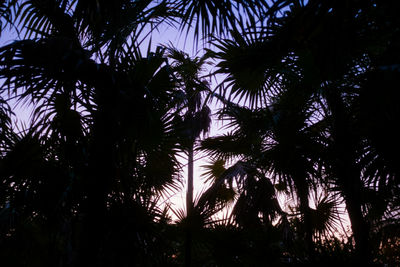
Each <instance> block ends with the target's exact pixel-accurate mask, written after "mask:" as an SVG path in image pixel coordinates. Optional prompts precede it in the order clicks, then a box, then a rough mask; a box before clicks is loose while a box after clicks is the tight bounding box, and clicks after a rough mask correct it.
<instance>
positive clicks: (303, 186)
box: [295, 176, 315, 261]
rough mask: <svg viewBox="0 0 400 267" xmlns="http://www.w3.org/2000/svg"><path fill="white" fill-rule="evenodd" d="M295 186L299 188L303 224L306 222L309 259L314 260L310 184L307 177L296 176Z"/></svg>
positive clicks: (306, 244)
mask: <svg viewBox="0 0 400 267" xmlns="http://www.w3.org/2000/svg"><path fill="white" fill-rule="evenodd" d="M295 186H296V188H297V194H298V196H299V200H300V212H301V214H302V216H303V224H304V239H305V248H306V253H307V254H308V256H309V260H310V261H313V260H314V258H315V257H314V256H315V255H314V242H313V239H312V235H313V227H312V219H311V213H310V205H309V201H308V195H309V190H308V184H307V179H306V177H305V176H304V177H302V178H300V179H299V178H296V181H295Z"/></svg>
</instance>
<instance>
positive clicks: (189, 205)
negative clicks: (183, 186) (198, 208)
mask: <svg viewBox="0 0 400 267" xmlns="http://www.w3.org/2000/svg"><path fill="white" fill-rule="evenodd" d="M192 215H193V143H192V144H190V146H189V149H188V183H187V192H186V216H187V219H188V225H187V230H186V231H187V232H186V242H185V266H187V267H189V266H191V265H192V230H191V225H190V222H191V221H192Z"/></svg>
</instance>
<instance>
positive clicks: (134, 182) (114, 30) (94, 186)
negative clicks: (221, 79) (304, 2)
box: [0, 0, 266, 265]
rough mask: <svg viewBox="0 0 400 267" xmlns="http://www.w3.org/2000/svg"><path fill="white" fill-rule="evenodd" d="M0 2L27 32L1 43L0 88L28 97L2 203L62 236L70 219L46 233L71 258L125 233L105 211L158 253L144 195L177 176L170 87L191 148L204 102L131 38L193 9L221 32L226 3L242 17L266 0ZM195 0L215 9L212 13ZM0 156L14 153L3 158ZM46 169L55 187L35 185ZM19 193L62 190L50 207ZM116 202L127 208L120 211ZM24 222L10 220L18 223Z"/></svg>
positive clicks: (205, 30) (86, 258)
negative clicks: (183, 101) (27, 124)
mask: <svg viewBox="0 0 400 267" xmlns="http://www.w3.org/2000/svg"><path fill="white" fill-rule="evenodd" d="M10 3H11V6H13V7H16V8H17V13H16V18H14V20H13V21H11V23H12V24H14V25H17V27H20V30H21V32H22V33H23V34H25V36H24V38H23V39H22V40H19V41H16V42H14V43H12V44H10V45H7V46H4V47H2V48H1V49H0V65H1V68H0V77H1V78H2V79H4V82H3V84H2V87H1V94H2V95H3V94H9V95H10V96H11V95H13V96H15V97H17V98H19V99H20V100H21V101H28V102H31V103H32V104H33V105H34V106H35V109H34V113H33V121H32V125H31V130H29V131H26V132H23V133H21V134H20V135H18V134H17V135H16V137H15V138H14V140H13V143H11V144H8V147H7V149H6V150H4V151H5V152H4V153H5V154H4V157H3V156H2V158H1V161H2V164H1V168H2V172H1V179H2V182H3V184H6V185H7V186H6V187H5V192H6V193H5V195H7V196H8V197H7V198H8V199H6V200H4V201H5V202H3V203H2V205H3V206H7V203H8V202H7V201H9V202H10V203H11V204H12V205H13V207H15V208H16V209H21V210H22V211H24V212H25V211H26V213H23V215H24V216H23V218H28V219H29V220H28V221H29V222H31V223H35V222H37V220H38V219H39V218H44V220H48V221H50V218H51V219H52V222H53V226H54V227H53V228H51V229H53V230H51V234H52V235H53V237H57V236H60V235H61V233H63V232H62V230H61V229H65V228H63V227H66V225H69V222H71V221H72V222H73V223H72V226H71V228H72V230H69V231H67V232H68V235H69V236H70V238H68V240H60V239H56V238H52V239H51V240H52V242H53V243H57V244H62V245H61V246H64V248H65V247H72V250H73V252H72V253H69V254H68V255H67V256H66V258H67V261H68V262H69V263H71V264H75V263H76V264H79V265H88V264H89V265H90V264H97V263H99V262H100V261H101V259H100V251H101V250H102V249H104V248H105V245H104V244H105V243H106V240H107V238H110V236H112V237H115V239H117V240H118V238H117V237H118V236H120V237H121V236H123V235H117V233H116V231H115V230H114V229H117V227H110V225H111V222H110V221H111V220H110V216H111V214H112V215H114V216H116V215H118V216H120V217H119V218H128V219H129V220H128V221H129V222H130V223H131V224H130V225H129V227H131V229H132V231H131V232H130V233H131V234H130V235H127V237H126V238H128V239H124V240H126V242H123V244H125V245H126V244H135V246H136V247H137V248H138V254H142V256H143V255H147V256H148V258H151V259H152V260H154V261H156V259H157V257H151V255H153V254H151V253H152V252H154V251H157V250H156V249H155V246H153V245H155V242H154V241H153V240H160V239H159V238H156V239H154V238H153V237H154V232H152V231H151V227H152V226H153V223H154V222H156V221H157V220H161V219H162V213H161V212H159V211H158V210H157V209H156V208H155V206H154V205H153V204H154V202H155V201H156V197H155V196H156V195H157V193H159V192H160V191H162V190H163V189H164V188H165V187H166V186H174V184H175V180H174V177H176V176H177V170H178V165H179V163H178V162H177V161H176V159H175V155H176V153H177V152H178V146H177V143H179V142H180V141H181V140H180V139H179V138H177V136H180V133H179V131H178V130H177V128H178V126H179V127H182V124H177V122H176V120H174V113H175V112H176V109H174V108H175V106H176V103H179V101H178V99H177V96H179V95H182V93H183V92H182V93H179V91H184V90H187V92H186V93H187V95H188V96H189V95H190V97H189V98H188V103H190V105H189V106H190V108H188V109H187V112H186V113H187V116H186V117H185V120H184V122H185V124H192V125H191V127H190V129H191V130H193V133H190V134H189V135H187V136H186V137H187V140H189V142H188V143H189V144H188V146H187V147H188V148H189V150H191V151H193V145H192V146H190V142H192V144H193V143H194V140H195V138H196V137H197V136H198V133H196V134H194V132H197V131H199V130H198V129H194V128H196V127H192V126H193V121H194V120H198V119H203V118H205V119H207V116H203V115H204V114H206V113H209V110H208V109H207V108H203V109H202V111H203V112H197V111H198V110H197V109H198V107H199V106H197V103H196V99H197V98H198V96H196V93H195V92H196V90H193V88H192V87H190V86H187V85H189V81H188V80H186V78H187V77H186V76H182V77H180V78H179V79H180V82H183V83H182V84H180V86H183V85H185V86H184V88H183V87H180V88H176V86H175V85H176V84H175V83H174V81H173V80H172V76H171V72H170V70H169V67H168V65H167V64H166V59H165V58H164V53H163V51H162V50H156V51H155V52H150V51H151V48H150V46H149V49H148V54H147V56H142V54H141V53H140V52H139V51H140V49H139V46H140V44H142V41H144V40H148V36H151V32H152V30H154V29H155V28H157V26H158V25H160V24H162V23H167V24H168V23H170V24H171V23H174V22H175V21H182V22H183V23H182V25H183V26H182V27H183V29H189V26H190V24H192V22H194V21H196V24H197V26H196V27H195V28H196V33H195V35H197V34H198V33H199V32H201V33H202V34H203V36H206V35H209V34H210V33H211V32H213V31H214V30H215V29H218V33H219V34H223V33H226V32H227V29H225V26H227V25H228V24H229V25H231V24H233V23H234V22H235V20H236V18H235V16H234V13H235V12H238V10H239V9H240V8H244V9H245V10H246V12H247V16H248V17H251V16H254V17H256V15H255V13H258V12H257V10H256V8H260V9H261V8H266V6H265V5H264V2H263V1H262V2H260V1H255V2H254V3H253V2H248V1H236V4H237V5H231V4H230V1H225V2H224V4H223V5H221V4H220V1H207V2H204V3H201V4H202V5H198V2H197V1H161V2H159V1H148V0H140V1H129V0H121V1H113V2H110V1H95V2H93V1H75V0H72V1H68V0H61V1H51V0H44V1H42V0H41V1H38V0H30V1H10ZM1 7H2V8H3V5H2V6H1ZM1 10H3V9H1ZM205 10H208V11H210V13H211V14H212V16H215V17H216V19H215V20H213V22H212V24H209V23H210V20H209V15H208V14H210V13H209V12H208V11H207V12H204V11H205ZM2 14H3V13H2ZM182 14H183V16H182ZM220 21H221V22H220ZM228 21H229V22H228ZM207 25H209V26H207ZM211 25H212V26H211ZM203 26H205V27H203ZM197 63H198V62H197ZM176 72H177V73H179V71H178V70H177V71H176ZM181 74H185V72H181ZM185 75H186V74H185ZM178 77H179V75H178ZM179 79H178V80H179ZM185 83H186V84H185ZM200 85H201V84H200ZM183 94H184V93H183ZM193 101H194V102H193ZM193 103H194V104H193ZM206 115H207V114H206ZM194 126H196V125H194ZM190 132H192V131H190ZM190 147H192V149H190ZM31 150H32V151H33V152H32V153H28V154H27V155H25V156H26V157H28V159H27V161H28V162H31V163H37V164H33V166H30V167H29V168H26V170H27V172H26V173H23V174H21V175H19V176H18V175H16V174H18V173H19V169H18V166H20V165H19V164H21V162H20V161H18V160H15V158H21V159H25V158H26V157H23V156H24V155H23V151H31ZM2 151H3V149H2ZM5 162H13V163H14V165H8V167H7V165H5V164H4V163H5ZM15 164H16V165H15ZM6 167H7V168H6ZM31 167H32V168H31ZM4 168H5V169H4ZM37 168H40V170H37ZM55 177H59V179H58V180H57V179H55ZM15 179H16V180H15ZM54 180H57V182H56V184H57V190H55V191H54V194H50V195H48V194H47V195H46V194H42V193H43V192H44V191H50V190H49V188H51V185H52V183H53V182H54ZM31 182H32V183H33V184H32V185H31V184H30V183H31ZM24 193H26V195H28V196H32V198H35V197H38V196H40V195H43V196H46V197H44V198H43V199H42V201H43V202H48V203H49V204H55V203H59V202H57V201H54V199H56V198H57V199H61V200H62V201H61V203H62V205H64V200H65V206H63V209H62V211H60V212H58V213H52V212H51V211H52V209H55V208H56V207H54V206H53V205H51V208H47V205H44V207H45V208H43V210H42V206H41V204H43V203H42V202H40V203H37V202H35V201H32V202H31V203H29V201H30V198H21V195H23V194H24ZM14 196H15V198H14ZM151 203H153V204H151ZM27 204H32V205H27ZM26 206H28V207H29V209H25V207H26ZM189 207H190V206H189ZM126 212H131V213H132V214H135V215H137V216H135V219H132V218H131V217H124V216H122V215H123V214H125V213H126ZM51 214H54V216H53V215H51ZM64 216H65V217H64ZM62 218H65V219H62ZM152 222H153V223H152ZM147 223H148V224H147ZM70 225H71V224H70ZM143 225H148V226H149V228H146V227H143ZM22 227H23V226H21V227H18V229H16V231H17V232H18V233H21V231H22V230H21V229H22ZM41 229H45V227H44V226H43V227H42V228H41ZM79 229H81V233H82V234H81V235H79V234H77V235H78V238H79V239H81V240H82V242H79V243H78V244H79V245H74V244H75V242H74V237H73V235H72V234H73V233H77V232H79ZM129 238H131V239H129ZM143 240H144V241H143ZM49 247H51V246H49ZM53 247H54V246H53ZM151 248H152V249H151ZM60 250H63V249H60ZM64 251H65V250H64ZM150 251H152V252H150ZM74 254H76V255H77V257H76V258H74V257H73V255H74ZM52 255H53V256H52V257H53V258H51V259H50V258H49V261H50V263H49V264H51V262H56V261H57V259H55V258H57V249H56V251H53V252H52ZM158 255H160V254H158ZM60 257H61V256H60V255H58V258H60ZM41 258H43V259H44V258H46V257H41ZM129 260H131V261H132V259H129ZM134 260H135V259H133V261H134ZM104 264H106V263H104ZM158 265H160V264H158Z"/></svg>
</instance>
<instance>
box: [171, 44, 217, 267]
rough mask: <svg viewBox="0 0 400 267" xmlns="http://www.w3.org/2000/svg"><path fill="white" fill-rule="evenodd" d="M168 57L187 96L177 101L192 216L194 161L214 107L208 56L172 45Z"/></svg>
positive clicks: (188, 212) (188, 253) (188, 255)
mask: <svg viewBox="0 0 400 267" xmlns="http://www.w3.org/2000/svg"><path fill="white" fill-rule="evenodd" d="M168 50H169V53H168V57H169V58H170V59H171V60H172V62H171V68H172V70H173V71H174V73H175V76H176V79H177V80H176V82H177V86H178V88H182V92H184V95H183V96H182V103H178V105H180V106H178V111H180V110H182V109H185V110H184V111H183V112H184V114H183V119H180V117H178V118H177V119H178V120H181V130H182V131H183V134H182V137H183V139H182V141H181V144H182V147H183V149H184V151H186V152H187V154H188V164H187V165H188V180H187V193H186V215H187V217H188V218H191V217H192V216H193V177H194V171H193V163H194V147H195V143H196V140H197V139H198V138H199V136H200V134H201V133H203V134H205V133H207V132H208V131H209V129H210V125H211V110H210V108H209V107H208V106H207V105H206V103H203V101H202V94H203V93H204V92H207V91H209V85H208V83H207V81H206V80H205V79H204V78H202V77H201V71H203V68H204V65H205V64H206V63H207V62H206V60H207V57H206V55H204V56H203V57H200V58H198V57H196V58H194V59H191V58H190V57H189V56H188V55H187V54H186V53H184V52H181V51H178V50H176V49H174V48H169V49H168ZM191 239H192V237H191V233H190V230H188V234H187V240H186V243H187V245H186V266H190V265H191V242H192V241H191Z"/></svg>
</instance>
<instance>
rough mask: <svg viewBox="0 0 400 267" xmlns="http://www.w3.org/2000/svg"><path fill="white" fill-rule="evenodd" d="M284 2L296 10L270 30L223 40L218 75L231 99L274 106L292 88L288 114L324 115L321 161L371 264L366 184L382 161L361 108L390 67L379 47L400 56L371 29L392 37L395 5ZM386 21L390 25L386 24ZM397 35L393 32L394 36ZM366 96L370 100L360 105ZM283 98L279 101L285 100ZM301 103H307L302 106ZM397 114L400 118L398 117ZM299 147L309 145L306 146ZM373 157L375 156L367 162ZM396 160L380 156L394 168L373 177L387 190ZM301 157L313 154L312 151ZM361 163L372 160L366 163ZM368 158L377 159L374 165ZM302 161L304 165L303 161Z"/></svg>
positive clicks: (358, 249) (362, 254) (363, 257)
mask: <svg viewBox="0 0 400 267" xmlns="http://www.w3.org/2000/svg"><path fill="white" fill-rule="evenodd" d="M281 4H282V5H285V4H288V5H289V6H290V8H289V9H288V11H287V13H285V15H283V16H280V17H279V16H275V17H274V16H271V17H270V20H269V21H268V25H267V27H265V28H262V29H261V30H259V31H248V32H244V33H243V34H240V33H237V34H235V35H234V37H235V39H234V40H225V41H223V42H219V43H218V42H217V47H218V48H219V49H220V53H217V56H218V57H219V58H220V59H222V61H221V63H219V70H218V71H217V72H219V73H223V74H227V75H228V78H227V79H226V82H227V83H228V85H230V87H231V95H233V96H235V95H236V96H238V97H239V100H240V99H245V100H248V99H249V103H250V105H253V106H257V105H261V106H262V105H263V104H264V105H268V104H269V103H274V99H275V98H276V97H277V95H276V92H280V87H281V86H282V85H283V86H284V87H283V88H284V90H287V88H291V89H290V90H289V92H290V91H292V92H293V91H298V92H297V94H292V96H291V97H290V98H291V99H292V101H295V102H298V104H294V105H292V104H290V102H288V103H289V104H288V105H286V106H285V107H284V110H287V112H292V113H293V114H296V113H299V114H301V112H299V111H302V110H304V111H308V110H315V109H316V110H317V111H318V113H320V114H319V115H318V116H317V117H316V118H314V121H311V124H315V126H318V124H320V123H318V124H317V123H316V122H323V124H321V125H324V124H325V127H323V128H322V129H321V128H320V127H316V129H318V128H320V130H321V131H320V140H323V141H322V143H321V144H322V145H324V146H325V147H326V149H327V150H326V151H328V153H326V154H325V155H324V154H320V156H317V158H316V159H317V160H318V161H319V162H323V165H322V166H323V168H324V169H325V170H326V171H327V172H325V175H326V174H329V175H330V176H325V177H322V178H324V179H326V178H328V177H329V178H330V179H331V181H333V182H334V183H335V184H336V186H337V188H336V189H338V190H339V191H340V192H341V194H342V196H343V198H344V200H345V202H346V206H347V211H348V213H349V216H350V220H351V224H352V229H353V234H354V239H355V243H356V252H357V253H356V254H357V258H358V260H360V261H363V262H370V261H371V260H372V259H371V251H370V247H369V237H368V236H369V233H370V231H369V226H368V222H367V218H366V217H365V210H368V208H366V202H365V201H366V193H365V192H366V191H367V189H366V184H365V183H366V182H367V181H369V182H368V183H370V181H371V177H370V178H369V180H365V177H364V175H365V174H367V173H369V175H370V174H371V172H365V169H364V168H365V166H366V165H367V166H371V165H372V166H377V165H376V164H375V163H373V162H374V161H375V162H376V163H378V162H379V161H376V160H375V159H378V158H374V157H376V156H378V154H375V153H371V152H373V151H374V150H375V148H374V147H373V146H371V143H370V141H371V139H370V138H371V137H372V136H369V137H367V136H365V135H364V136H363V135H362V134H361V133H360V130H361V129H359V128H357V127H359V123H360V121H357V116H359V113H358V112H359V109H357V105H358V104H357V103H358V101H359V100H362V101H364V100H366V99H367V98H368V97H366V94H368V93H366V92H368V91H366V88H368V87H369V86H366V84H368V80H367V79H366V77H368V78H372V77H373V75H372V76H369V75H368V74H367V75H364V74H365V73H368V72H369V71H372V72H373V70H374V69H379V68H382V67H383V68H385V67H384V66H387V65H379V66H374V65H373V64H371V63H373V62H375V59H376V58H380V57H379V56H378V55H377V51H376V50H374V51H375V52H373V51H372V50H370V49H371V47H375V48H377V47H381V48H383V49H384V50H385V49H388V51H392V50H390V48H386V43H385V42H386V41H387V39H386V37H384V35H381V34H380V32H378V31H377V29H376V28H374V27H371V24H370V23H371V21H374V23H376V24H377V25H380V26H378V28H380V29H382V32H387V31H388V28H386V26H384V25H388V24H390V25H397V24H396V23H397V20H395V19H393V17H389V19H388V20H385V19H383V18H382V17H380V15H379V14H380V13H379V12H382V10H389V9H390V7H391V6H390V5H385V4H382V5H379V6H378V5H376V4H374V3H373V1H367V2H365V3H363V4H362V5H361V4H360V3H356V2H351V3H349V5H341V4H339V3H337V4H335V3H329V2H323V1H309V2H308V3H307V4H305V3H304V2H303V1H287V2H286V3H283V2H280V1H277V5H276V7H277V8H278V9H279V7H280V6H281ZM392 8H393V7H392ZM382 21H386V22H385V23H386V24H385V23H382ZM381 23H382V24H381ZM316 25H318V28H317V27H316ZM387 33H388V32H387ZM391 34H393V35H391ZM396 34H397V33H393V32H391V33H390V34H389V33H388V35H390V36H396ZM388 35H385V36H388ZM368 36H375V37H377V38H376V42H375V41H372V42H371V39H369V38H368ZM385 40H386V41H385ZM333 43H334V44H335V45H332V44H333ZM378 54H379V53H378ZM383 58H385V57H382V59H383ZM386 58H389V57H386ZM394 61H396V60H394ZM394 61H393V60H392V61H390V63H389V66H394V65H392V64H393V62H394ZM383 62H384V61H383ZM299 81H300V82H299ZM375 85H377V84H375ZM364 88H365V89H364ZM376 88H377V87H375V89H376ZM289 96H290V94H289ZM359 96H363V97H362V98H361V99H360V98H359ZM280 97H281V96H279V95H278V99H279V98H280ZM247 98H248V99H247ZM296 98H299V99H304V100H305V101H296ZM257 99H258V100H257ZM365 107H366V106H364V108H365ZM390 113H391V114H392V115H394V116H397V115H395V114H397V113H396V112H390ZM357 114H358V115H357ZM321 118H322V120H321ZM364 118H365V117H364ZM289 121H290V120H289ZM387 125H390V124H387ZM290 126H292V125H290ZM364 126H366V125H365V124H364ZM367 127H368V126H367ZM300 129H302V128H300ZM292 131H296V129H292ZM289 132H290V131H289ZM375 136H376V135H375ZM291 139H292V140H296V139H297V138H295V137H293V138H291ZM375 140H376V139H375ZM287 141H290V139H289V140H287ZM393 141H394V140H393ZM375 142H376V141H375ZM394 143H396V141H394ZM366 144H368V146H365V145H366ZM297 145H299V146H300V147H301V143H298V144H297ZM387 148H388V147H387ZM371 149H372V151H371ZM293 151H296V149H294V150H293ZM386 151H387V150H386ZM382 152H383V150H382ZM384 153H387V152H384ZM367 154H368V155H369V156H368V157H365V156H366V155H367ZM389 154H390V153H387V154H386V156H384V157H386V160H383V159H382V158H380V157H379V158H380V159H379V160H380V162H381V164H382V163H383V162H385V161H386V163H383V165H380V167H379V169H380V171H377V169H375V173H372V176H374V178H372V179H373V180H375V181H377V180H380V181H382V184H384V183H386V181H393V179H392V178H391V177H393V175H390V174H389V176H388V175H386V174H387V173H388V172H386V171H384V172H383V173H380V172H381V170H382V169H386V168H387V166H389V165H391V163H390V161H392V160H393V159H394V157H392V156H389ZM300 155H301V156H305V154H304V151H303V152H301V153H300ZM317 155H318V154H317ZM373 155H375V156H373ZM383 155H384V154H381V156H383ZM307 157H308V156H307ZM275 158H276V157H275ZM361 158H364V159H365V161H362V162H361V161H360V159H361ZM367 158H368V159H370V160H371V159H374V161H372V162H371V161H369V162H367V161H368V159H367ZM389 158H391V159H390V160H389ZM296 161H297V162H301V160H300V159H299V158H298V159H297V160H296ZM361 163H363V164H366V165H362V164H361ZM385 165H386V166H385ZM392 166H393V165H392ZM286 170H287V169H286ZM392 170H395V168H394V169H392ZM371 171H372V170H371ZM376 174H377V175H378V177H377V176H376ZM381 174H382V175H381ZM383 177H385V178H383ZM388 177H389V179H388ZM377 178H378V179H377ZM380 178H382V179H380ZM304 202H305V201H304Z"/></svg>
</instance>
